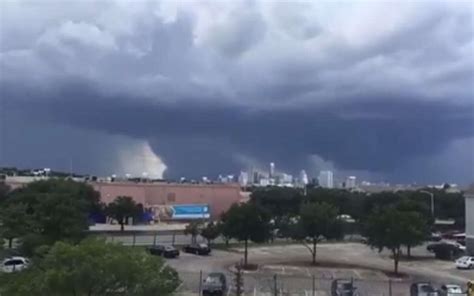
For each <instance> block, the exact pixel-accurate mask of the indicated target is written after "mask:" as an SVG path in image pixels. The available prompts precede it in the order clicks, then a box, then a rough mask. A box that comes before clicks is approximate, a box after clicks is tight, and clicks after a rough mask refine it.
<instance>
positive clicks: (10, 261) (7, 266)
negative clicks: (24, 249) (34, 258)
mask: <svg viewBox="0 0 474 296" xmlns="http://www.w3.org/2000/svg"><path fill="white" fill-rule="evenodd" d="M29 265H30V261H29V260H28V259H26V258H24V257H20V256H15V257H10V258H7V259H5V260H3V261H2V265H1V270H2V271H3V272H7V273H11V272H15V271H21V270H23V269H26V268H28V266H29Z"/></svg>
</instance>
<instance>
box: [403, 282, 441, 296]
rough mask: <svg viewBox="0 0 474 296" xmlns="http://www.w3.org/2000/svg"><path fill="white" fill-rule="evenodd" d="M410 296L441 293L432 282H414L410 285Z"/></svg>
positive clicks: (435, 295) (426, 295)
mask: <svg viewBox="0 0 474 296" xmlns="http://www.w3.org/2000/svg"><path fill="white" fill-rule="evenodd" d="M410 296H439V293H438V292H437V291H436V289H435V288H433V286H432V285H431V284H430V283H427V282H420V283H413V284H411V286H410Z"/></svg>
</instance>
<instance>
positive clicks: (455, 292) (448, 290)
mask: <svg viewBox="0 0 474 296" xmlns="http://www.w3.org/2000/svg"><path fill="white" fill-rule="evenodd" d="M439 295H440V296H466V295H467V294H466V293H464V292H463V290H462V288H461V286H459V285H452V284H448V285H442V286H441V289H440V290H439Z"/></svg>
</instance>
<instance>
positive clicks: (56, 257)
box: [0, 239, 180, 296]
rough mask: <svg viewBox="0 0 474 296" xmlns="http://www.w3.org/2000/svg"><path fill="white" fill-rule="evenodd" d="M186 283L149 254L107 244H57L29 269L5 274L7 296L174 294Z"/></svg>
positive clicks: (0, 284) (0, 283) (1, 287)
mask: <svg viewBox="0 0 474 296" xmlns="http://www.w3.org/2000/svg"><path fill="white" fill-rule="evenodd" d="M179 284H180V280H179V277H178V274H177V273H176V271H175V270H173V269H172V268H171V267H169V266H167V265H165V264H164V262H163V260H162V259H161V258H159V257H156V256H150V255H148V254H147V253H146V252H143V250H138V249H133V248H128V247H125V246H121V245H118V244H111V243H106V242H105V241H101V240H92V239H87V240H84V241H82V242H81V243H80V244H78V245H71V244H68V243H63V242H57V243H55V244H54V246H53V247H52V248H51V249H50V250H49V252H47V253H46V254H45V256H44V257H43V258H41V259H38V260H37V261H35V262H34V264H33V265H32V266H31V267H30V268H29V269H28V270H25V271H22V272H18V273H12V274H2V275H0V294H2V295H18V296H22V295H25V296H26V295H52V296H68V295H71V296H95V295H97V296H99V295H114V296H115V295H123V296H126V295H133V296H136V295H143V296H146V295H163V296H166V295H171V294H172V293H173V292H174V291H175V290H176V288H177V287H178V285H179Z"/></svg>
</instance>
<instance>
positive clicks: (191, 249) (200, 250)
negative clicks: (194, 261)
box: [183, 244, 211, 255]
mask: <svg viewBox="0 0 474 296" xmlns="http://www.w3.org/2000/svg"><path fill="white" fill-rule="evenodd" d="M183 250H184V252H186V253H192V254H196V255H209V253H211V248H209V246H208V245H206V244H192V245H187V246H184V249H183Z"/></svg>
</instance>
